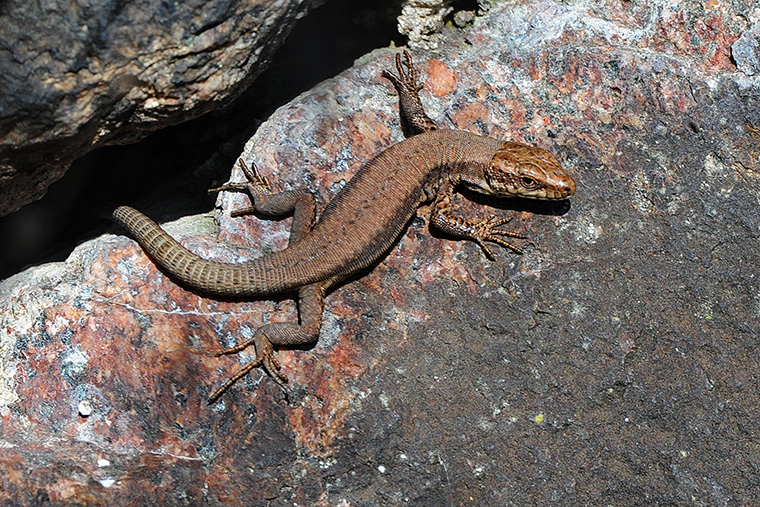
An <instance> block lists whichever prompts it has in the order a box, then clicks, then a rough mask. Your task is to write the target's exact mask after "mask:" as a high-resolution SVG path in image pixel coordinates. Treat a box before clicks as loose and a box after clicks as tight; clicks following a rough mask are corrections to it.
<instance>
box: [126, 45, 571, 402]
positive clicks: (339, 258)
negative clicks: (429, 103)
mask: <svg viewBox="0 0 760 507" xmlns="http://www.w3.org/2000/svg"><path fill="white" fill-rule="evenodd" d="M396 69H397V71H398V75H396V74H394V73H393V72H391V71H390V70H388V69H386V70H384V71H383V76H384V77H385V78H387V79H388V80H390V82H391V83H392V84H393V86H394V87H395V89H396V90H397V92H398V95H399V109H400V115H401V123H402V127H403V130H404V134H405V135H406V137H407V139H406V140H404V141H402V142H400V143H397V144H395V145H393V146H391V147H390V148H388V149H386V150H385V151H383V152H382V153H380V154H379V155H377V156H376V157H375V158H374V159H372V160H371V161H369V162H368V163H366V164H365V165H364V167H362V168H361V169H360V170H359V172H358V173H357V174H356V175H355V176H354V177H353V178H352V179H351V181H350V182H349V183H348V184H347V185H346V186H345V187H344V188H343V189H342V190H341V191H340V192H338V194H337V195H336V196H335V197H334V198H333V200H332V201H331V202H330V203H329V204H328V205H327V207H326V208H325V210H324V212H323V213H322V214H321V216H320V218H319V221H317V220H316V200H315V197H314V195H313V194H312V193H310V192H309V191H308V190H291V191H286V192H278V193H272V191H271V187H270V185H269V182H268V181H267V180H266V178H265V177H263V176H261V175H260V174H259V173H258V172H257V169H256V166H255V165H252V169H248V167H247V166H246V165H245V163H243V161H242V160H240V165H241V168H242V169H243V172H244V174H245V176H246V178H247V180H248V181H246V182H242V183H227V184H225V185H222V186H221V187H219V188H216V189H212V190H210V192H218V191H232V192H246V193H248V195H249V196H250V199H251V202H252V206H250V207H248V208H245V209H240V210H236V211H233V212H232V216H241V215H245V214H250V213H257V214H261V215H266V216H283V215H288V214H292V215H293V222H292V225H291V229H290V239H289V244H288V247H287V248H285V249H284V250H281V251H278V252H274V253H271V254H269V255H266V256H264V257H261V258H258V259H254V260H252V261H248V262H245V263H241V264H226V263H220V262H214V261H209V260H205V259H203V258H201V257H199V256H197V255H195V254H193V253H191V252H190V251H188V250H187V249H186V248H184V247H183V246H182V245H180V244H179V243H178V242H177V241H175V240H174V239H173V238H172V237H171V236H169V235H168V234H167V233H166V232H165V231H164V230H163V229H161V228H160V227H159V226H158V225H157V224H156V223H155V222H153V221H152V220H151V219H149V218H148V217H146V216H145V215H143V214H142V213H140V212H139V211H137V210H135V209H133V208H130V207H128V206H119V207H117V208H116V209H115V210H114V211H113V213H112V218H113V220H115V221H116V222H118V223H119V224H121V225H122V226H123V227H124V228H126V229H127V230H129V231H130V233H131V234H132V236H134V237H135V238H136V239H137V241H138V242H139V243H140V245H142V247H143V248H144V249H145V250H146V251H147V252H148V253H149V254H150V256H151V257H152V258H153V259H155V261H156V262H157V263H158V264H160V265H161V266H163V268H164V269H165V270H166V271H168V272H169V273H170V274H171V275H172V276H173V277H174V278H175V279H176V280H179V281H181V282H183V283H184V284H185V285H187V286H189V287H191V288H194V289H196V290H199V291H201V292H202V293H205V294H209V295H217V296H226V297H230V296H235V297H241V296H254V297H258V296H266V295H272V294H279V293H283V292H293V291H297V300H298V309H299V315H300V323H270V324H266V325H263V326H261V327H259V328H258V329H257V330H256V332H255V334H254V337H253V338H252V339H250V340H248V341H246V342H244V343H241V344H239V345H237V346H236V347H232V348H229V349H226V350H222V351H221V352H219V353H218V354H217V356H219V355H222V354H234V353H237V352H240V351H241V350H243V349H245V348H247V347H248V346H250V345H254V346H255V349H256V360H255V361H254V362H251V363H249V364H247V365H245V366H244V367H243V368H242V369H241V370H240V371H239V372H238V373H236V374H235V375H234V376H233V377H232V378H230V379H229V380H228V381H227V382H226V383H225V384H224V385H223V386H222V387H221V388H219V389H218V390H216V391H215V392H214V393H213V394H212V395H211V396H210V398H209V402H213V401H214V400H216V399H217V398H218V397H219V395H221V394H222V393H223V392H224V391H225V390H226V389H227V388H228V387H230V386H231V385H232V384H233V383H234V382H235V381H237V380H238V379H239V378H241V377H242V376H244V375H245V374H247V373H248V372H249V371H250V370H251V369H253V368H256V367H259V366H261V367H263V368H264V369H265V370H266V371H267V372H268V373H269V374H270V375H271V376H272V377H273V378H274V379H275V380H278V382H287V378H286V377H285V376H284V375H283V374H282V373H281V372H280V364H279V362H278V361H277V358H276V356H275V353H274V348H273V347H274V346H293V345H303V344H309V343H314V342H316V341H317V339H318V338H319V330H320V327H321V324H322V312H323V309H324V297H325V293H326V291H327V290H328V289H329V288H331V287H333V286H335V285H336V284H338V283H340V282H341V281H344V280H346V279H347V278H350V277H351V276H353V275H355V274H357V273H360V272H361V271H362V270H364V269H366V268H368V267H369V266H371V265H373V264H374V263H376V262H377V261H378V260H380V259H381V258H383V257H384V256H385V255H386V254H387V253H388V252H389V251H390V249H391V248H393V246H394V245H395V244H396V242H397V241H398V239H399V237H400V236H401V234H403V232H404V230H405V228H406V226H407V225H408V224H409V222H410V220H411V219H412V218H413V217H414V215H415V213H416V211H417V209H418V208H419V207H420V206H422V205H424V204H427V203H430V202H433V207H432V213H431V217H430V226H431V227H434V228H436V229H438V230H440V231H442V232H444V233H447V234H448V235H450V236H454V237H457V238H464V239H469V240H472V241H475V242H476V243H477V244H478V245H480V247H481V248H482V249H483V251H484V252H485V253H486V255H488V256H489V257H492V254H491V251H490V250H489V248H488V247H487V246H486V243H485V242H493V243H497V244H499V245H502V246H504V247H507V248H510V249H512V250H514V251H515V252H518V253H522V251H521V250H520V248H518V247H517V246H515V245H512V244H511V243H509V242H507V241H506V240H505V239H504V237H513V238H524V237H523V236H522V235H520V234H516V233H514V232H510V231H507V230H504V229H502V228H500V226H501V225H502V224H504V223H505V222H507V221H508V219H504V218H496V217H495V216H494V215H491V216H489V217H488V218H486V219H484V220H481V221H477V222H476V221H472V220H468V219H466V218H462V217H458V216H454V215H453V214H452V210H451V198H452V194H453V192H454V191H455V189H457V188H461V187H464V188H468V189H470V190H474V191H475V192H479V193H482V194H487V195H492V196H498V197H515V196H518V197H525V198H529V199H551V200H559V199H566V198H567V197H569V196H571V195H572V194H573V193H574V192H575V182H574V181H573V179H572V178H571V177H570V176H569V175H568V174H567V173H566V172H565V171H564V170H563V169H562V168H561V167H560V165H559V163H558V162H557V160H556V159H555V158H554V156H552V155H551V154H550V153H548V152H547V151H544V150H542V149H540V148H536V147H532V146H527V145H524V144H520V143H515V142H504V141H500V140H497V139H492V138H488V137H483V136H479V135H475V134H471V133H469V132H464V131H457V130H438V128H437V127H436V125H435V123H433V121H432V120H431V119H430V118H429V117H428V116H427V114H425V111H424V109H423V107H422V103H421V102H420V98H419V95H418V92H419V91H420V90H421V89H422V87H423V85H422V84H421V83H417V72H416V70H415V67H414V65H413V63H412V60H411V57H410V55H409V53H408V52H406V51H405V52H404V59H403V60H402V58H401V55H399V54H397V55H396Z"/></svg>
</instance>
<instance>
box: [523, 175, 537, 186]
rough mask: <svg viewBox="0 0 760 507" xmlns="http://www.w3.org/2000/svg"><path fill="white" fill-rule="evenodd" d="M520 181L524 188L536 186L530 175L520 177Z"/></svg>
mask: <svg viewBox="0 0 760 507" xmlns="http://www.w3.org/2000/svg"><path fill="white" fill-rule="evenodd" d="M520 183H522V186H524V187H525V188H533V187H535V186H536V180H534V179H533V178H531V177H530V176H523V177H521V178H520Z"/></svg>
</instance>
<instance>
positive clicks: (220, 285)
mask: <svg viewBox="0 0 760 507" xmlns="http://www.w3.org/2000/svg"><path fill="white" fill-rule="evenodd" d="M110 218H111V219H112V220H114V221H115V222H116V223H118V224H119V225H121V226H122V227H124V228H125V229H127V230H128V231H129V232H130V233H131V234H132V236H133V237H134V238H135V239H136V240H137V242H138V243H140V245H141V246H142V247H143V248H144V249H145V251H146V252H148V254H149V255H150V256H151V257H152V258H153V259H154V260H155V261H156V262H157V263H158V264H159V265H160V266H161V267H163V268H164V270H166V271H168V272H169V274H170V275H172V276H173V277H174V278H175V279H177V280H179V281H181V282H183V283H185V284H186V285H188V286H190V287H193V288H197V289H199V290H201V291H203V292H204V293H208V294H215V295H219V296H228V297H235V296H258V295H265V294H271V293H273V292H282V291H285V290H289V289H291V287H288V286H279V285H278V284H277V283H276V282H277V280H269V279H268V278H269V277H267V276H266V274H265V273H263V272H262V271H263V270H262V269H261V267H260V266H259V263H258V262H256V261H255V260H254V261H251V262H244V263H240V264H229V263H221V262H215V261H210V260H207V259H203V258H202V257H200V256H198V255H196V254H194V253H192V252H191V251H189V250H188V249H187V248H185V247H184V246H182V245H181V244H179V243H178V242H177V240H175V239H174V238H172V237H171V236H170V235H169V234H168V233H167V232H166V231H164V230H163V229H162V228H161V227H160V226H159V225H158V224H157V223H156V222H154V221H153V220H151V219H150V218H148V217H147V216H145V215H144V214H142V213H140V212H139V211H137V210H136V209H134V208H131V207H129V206H117V207H115V208H114V209H113V211H112V212H111V213H110ZM273 282H274V283H273ZM285 285H288V284H285Z"/></svg>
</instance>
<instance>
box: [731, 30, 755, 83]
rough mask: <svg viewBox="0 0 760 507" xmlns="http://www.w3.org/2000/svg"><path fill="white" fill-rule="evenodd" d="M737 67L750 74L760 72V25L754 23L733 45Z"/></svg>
mask: <svg viewBox="0 0 760 507" xmlns="http://www.w3.org/2000/svg"><path fill="white" fill-rule="evenodd" d="M731 56H733V58H734V61H735V62H736V68H737V69H739V70H740V71H742V72H744V73H745V74H747V75H748V76H754V75H756V74H758V73H760V25H757V24H756V25H754V26H753V27H752V28H751V29H749V30H747V31H746V32H744V33H743V34H742V35H741V37H739V39H738V40H737V41H736V42H734V43H733V44H732V45H731Z"/></svg>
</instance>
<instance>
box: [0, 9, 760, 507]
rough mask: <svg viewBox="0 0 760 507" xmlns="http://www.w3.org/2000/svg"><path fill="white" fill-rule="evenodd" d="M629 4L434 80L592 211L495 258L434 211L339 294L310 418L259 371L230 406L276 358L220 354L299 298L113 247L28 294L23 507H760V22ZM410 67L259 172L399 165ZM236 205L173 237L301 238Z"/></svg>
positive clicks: (502, 18) (458, 117)
mask: <svg viewBox="0 0 760 507" xmlns="http://www.w3.org/2000/svg"><path fill="white" fill-rule="evenodd" d="M622 5H623V7H621V5H620V4H618V3H611V2H610V3H596V4H593V5H591V4H589V3H587V2H553V1H549V0H539V1H531V2H525V3H524V4H521V3H514V2H510V3H498V4H494V5H493V6H492V7H491V9H490V10H488V11H487V12H486V13H485V14H484V15H482V16H480V17H478V18H476V19H475V20H474V24H473V26H472V27H471V28H470V29H469V30H468V31H466V32H461V31H455V30H445V31H444V33H443V36H442V38H441V43H440V44H439V48H440V50H439V51H437V52H428V53H425V52H417V53H416V54H415V56H416V59H417V61H418V62H419V63H420V66H421V69H422V71H423V74H424V75H425V77H426V78H427V84H426V90H425V92H424V95H423V100H424V101H425V102H426V104H427V105H428V112H429V113H430V115H431V117H433V119H435V120H436V121H438V122H439V123H440V124H441V125H445V126H449V127H456V128H461V129H467V130H471V131H473V132H479V133H484V134H488V135H492V136H496V137H504V138H509V139H516V140H520V141H524V142H530V143H534V144H536V145H539V146H541V147H543V148H546V149H549V150H551V151H552V152H554V153H555V154H556V155H557V156H558V157H559V158H560V160H561V161H562V162H563V163H564V165H565V166H566V167H567V168H568V170H569V171H570V172H572V173H573V175H574V176H575V177H576V181H577V183H578V192H577V194H576V195H575V196H574V197H573V199H572V204H571V207H570V209H566V208H562V207H553V206H536V205H535V204H534V203H526V202H510V203H498V202H492V201H486V203H487V204H491V205H496V207H497V212H498V213H500V214H512V215H516V216H517V220H515V221H514V222H513V225H514V227H515V228H516V229H517V230H520V231H524V232H525V233H526V234H527V235H529V236H530V237H531V241H530V242H529V243H528V244H527V246H526V254H525V255H523V256H515V255H513V254H511V253H509V252H505V251H500V252H499V253H498V254H497V258H496V260H495V261H488V260H487V259H485V258H484V257H483V255H482V254H481V252H480V251H479V250H478V247H477V246H476V245H473V244H470V243H463V242H453V241H449V240H447V239H445V238H440V237H434V236H430V235H429V234H428V232H427V227H426V224H425V221H426V216H427V215H426V212H425V210H423V211H422V212H421V213H420V216H421V217H422V218H421V219H418V220H416V221H415V222H413V223H412V225H411V226H410V228H409V230H408V232H407V234H406V235H405V236H404V237H403V238H402V240H401V241H400V243H399V245H398V246H397V248H396V249H395V250H394V251H393V252H392V253H391V254H390V255H389V256H388V257H387V258H386V259H385V260H384V261H383V262H381V263H380V265H379V266H378V267H377V268H376V269H374V270H373V271H372V272H371V273H369V274H368V275H367V276H365V277H363V278H361V279H359V280H357V281H355V282H353V283H349V284H347V285H345V286H344V287H342V288H340V289H338V290H337V291H335V292H334V293H333V294H331V295H330V296H329V297H328V300H327V308H326V311H325V321H324V325H323V329H322V335H321V339H320V342H319V344H317V345H316V346H315V347H314V348H312V349H308V350H290V351H280V352H279V358H280V359H281V361H282V362H283V371H284V372H285V373H286V374H287V376H288V377H289V379H290V386H291V392H290V395H289V400H288V399H286V398H285V396H284V394H283V392H282V391H281V390H280V389H279V388H278V387H277V386H276V385H275V384H274V383H273V382H272V381H271V380H270V379H268V378H266V377H264V376H262V375H261V374H260V373H259V372H254V373H253V374H252V375H250V376H248V377H246V378H245V380H243V381H241V382H239V383H238V384H236V385H235V386H234V387H233V388H232V389H231V390H230V391H229V392H228V393H227V394H226V395H225V396H223V397H222V399H221V400H220V402H219V403H217V404H215V405H212V406H207V405H206V404H205V398H206V396H207V395H208V393H209V392H210V390H211V389H213V388H215V387H216V386H218V385H219V383H220V382H222V381H223V380H224V379H225V378H226V377H227V376H229V375H230V374H231V373H232V372H233V371H235V369H236V368H237V367H238V364H237V361H240V362H243V361H245V360H248V359H250V355H247V357H246V355H245V354H243V355H241V357H239V358H214V357H213V353H214V352H215V351H217V350H219V348H220V347H222V346H226V345H229V344H231V343H234V342H236V341H239V340H243V339H245V338H247V337H249V336H250V334H251V333H252V331H253V330H254V329H255V328H256V326H258V325H260V324H261V323H262V322H268V321H270V320H288V319H290V320H292V319H294V318H295V313H294V312H295V310H294V307H293V305H292V303H291V302H290V301H289V300H286V299H283V300H277V301H275V302H271V301H259V302H234V301H215V300H210V299H206V298H203V297H201V296H199V295H197V294H195V293H193V292H190V291H187V290H185V289H183V288H181V287H178V286H176V285H175V284H174V283H172V282H171V280H169V279H168V278H167V277H166V276H165V275H164V274H163V273H162V272H161V271H160V270H159V269H157V268H156V267H155V265H154V264H152V263H151V261H150V260H149V259H148V258H147V257H146V256H145V255H144V254H143V253H142V251H141V250H140V248H139V247H137V246H136V245H135V243H134V242H133V241H131V240H130V239H128V238H126V237H124V236H113V235H109V236H104V237H102V238H98V239H97V240H94V241H91V242H88V243H86V244H83V245H81V246H80V247H79V248H78V249H77V250H76V251H75V252H74V253H73V254H72V255H71V257H70V258H69V259H68V260H67V261H66V262H65V263H59V264H51V265H45V266H40V267H37V268H34V269H31V270H28V271H26V272H24V273H21V274H19V275H17V276H16V277H13V278H11V279H9V280H6V281H5V282H4V283H2V284H1V285H0V307H2V308H3V314H2V317H1V320H0V347H1V348H0V365H1V366H2V372H3V374H2V377H0V378H2V384H1V385H0V446H2V447H3V453H2V457H0V469H1V470H2V473H1V474H0V494H2V495H5V496H9V497H12V498H16V499H21V500H23V501H26V502H28V503H31V502H33V501H40V502H41V501H45V500H50V501H52V502H57V503H59V504H68V503H75V502H79V503H90V504H96V503H101V504H109V505H128V504H140V503H146V502H148V501H153V502H155V501H160V502H161V503H165V504H198V503H205V504H211V505H222V504H234V505H238V504H253V505H266V504H271V505H285V504H287V505H398V504H403V503H415V504H419V505H461V504H472V505H506V504H510V503H514V504H537V503H550V504H557V505H568V504H594V505H600V504H616V505H628V504H680V503H699V504H737V505H740V504H750V503H752V501H753V499H754V498H756V496H757V490H758V484H757V477H756V474H755V469H756V466H757V463H758V462H759V461H760V452H759V451H760V450H759V449H758V448H757V445H756V442H758V441H760V427H759V426H758V425H757V424H755V423H754V421H756V420H758V418H759V417H760V408H759V407H760V394H759V393H758V389H757V387H758V386H757V379H758V378H760V364H758V361H757V358H756V352H755V351H756V349H757V347H758V340H759V339H760V315H759V313H758V306H759V305H760V301H759V299H760V295H758V294H759V293H758V278H759V277H760V267H759V266H760V249H758V248H757V247H758V241H759V240H760V218H759V217H758V213H757V212H756V210H757V205H758V200H759V197H760V181H759V177H758V174H760V144H759V141H760V134H759V133H758V132H759V131H758V129H759V128H760V107H758V106H760V104H759V103H758V102H759V101H760V80H759V79H758V77H757V75H756V74H752V73H751V72H747V71H746V69H744V68H742V67H740V68H739V69H737V68H736V65H735V62H736V63H738V62H739V59H737V58H734V59H732V51H740V52H741V51H743V49H742V48H747V47H752V44H748V41H749V42H751V41H755V42H757V36H756V35H755V34H757V33H758V31H757V26H758V23H759V22H760V11H758V9H755V8H752V7H749V6H747V5H745V4H743V3H740V2H735V3H731V2H728V1H725V2H720V1H719V2H712V3H711V4H710V8H709V9H707V8H704V9H701V8H696V10H693V9H692V8H694V4H693V3H692V2H683V3H676V4H674V3H673V2H663V1H661V2H657V1H655V2H649V3H647V5H643V4H638V3H632V2H627V3H624V4H622ZM738 41H742V43H741V44H739V45H738V46H736V47H735V48H734V49H732V44H735V43H736V42H738ZM393 53H394V52H393V51H391V50H381V51H377V52H375V53H373V54H371V55H369V56H368V57H367V58H364V59H362V60H361V61H359V62H357V64H356V66H355V67H354V68H353V69H351V70H350V71H347V72H345V73H343V74H341V75H340V76H338V77H336V78H335V79H333V80H330V81H328V82H326V83H323V84H322V85H320V86H318V87H316V88H315V89H314V90H313V91H312V92H310V93H308V94H304V95H302V96H301V97H299V98H298V99H297V100H295V101H293V102H292V103H291V104H289V105H288V106H286V107H283V108H281V109H280V110H278V111H277V112H276V113H275V114H274V115H273V116H272V117H271V119H270V120H269V121H268V122H267V123H266V124H265V125H263V126H262V127H261V129H260V130H259V131H258V132H257V134H256V135H255V136H254V138H253V139H252V140H251V141H250V142H249V144H248V145H247V147H246V150H245V152H244V154H243V155H242V156H243V158H244V159H246V160H247V161H251V160H255V161H256V162H257V163H258V164H259V167H260V168H261V170H262V172H264V173H265V174H267V175H268V176H269V177H270V178H271V179H272V181H273V182H274V184H275V185H276V186H277V187H279V188H292V187H303V186H307V187H309V188H311V189H312V190H314V191H315V192H316V193H317V195H318V196H319V200H320V204H321V205H324V204H325V203H326V202H327V201H328V200H329V197H330V196H331V195H333V194H334V193H335V191H336V190H337V189H338V188H339V187H340V186H341V185H342V184H343V183H344V182H345V181H346V180H347V179H348V178H350V176H351V174H353V173H354V172H355V171H356V170H357V169H358V167H359V166H360V165H361V163H362V162H363V161H365V160H367V159H368V158H370V157H371V156H373V155H374V154H376V153H377V152H378V151H380V150H381V149H383V148H384V147H386V146H388V145H389V144H391V143H393V142H395V141H398V140H400V139H401V133H400V128H399V125H398V120H397V118H396V112H395V96H394V94H393V93H392V91H391V89H390V87H389V86H388V85H387V84H386V83H384V82H383V81H382V80H381V79H380V78H379V72H380V70H381V69H382V68H383V67H385V66H387V65H388V62H389V61H390V59H391V58H392V55H393ZM745 54H746V53H745ZM240 177H241V175H240V174H239V171H237V170H235V171H233V178H234V179H240ZM219 204H220V205H221V207H222V210H223V211H222V210H217V211H216V212H215V214H214V215H213V216H212V215H211V214H207V215H201V216H197V217H188V218H185V219H182V220H180V221H178V222H175V223H172V224H168V225H167V229H168V230H169V231H170V232H171V233H172V234H174V235H175V236H177V237H178V238H181V240H182V241H183V242H184V243H185V244H186V245H188V246H189V247H190V248H191V249H193V250H194V251H198V252H200V253H202V254H203V255H204V256H207V257H211V258H215V259H220V260H238V259H241V258H247V257H252V256H254V255H260V254H262V253H266V252H267V251H271V250H272V249H277V248H282V247H283V246H284V245H285V243H286V230H287V229H286V228H287V224H286V223H277V224H272V223H265V222H261V221H258V220H256V219H255V218H245V219H230V218H229V210H230V209H234V208H237V207H241V206H245V205H246V204H247V203H246V201H245V199H244V198H243V197H242V196H240V195H231V194H224V195H223V196H222V197H221V198H220V201H219ZM481 204H482V202H481ZM458 205H459V206H461V207H462V208H464V209H466V210H468V212H469V213H472V214H478V213H480V214H482V215H483V216H484V215H485V214H487V213H488V212H489V211H491V208H490V207H487V206H481V205H478V204H473V203H470V202H467V201H466V200H464V199H462V200H461V201H460V202H459V204H458ZM502 208H503V209H502ZM511 210H517V213H515V212H514V211H511ZM215 219H216V220H215ZM217 224H218V225H217ZM87 414H89V415H87Z"/></svg>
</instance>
